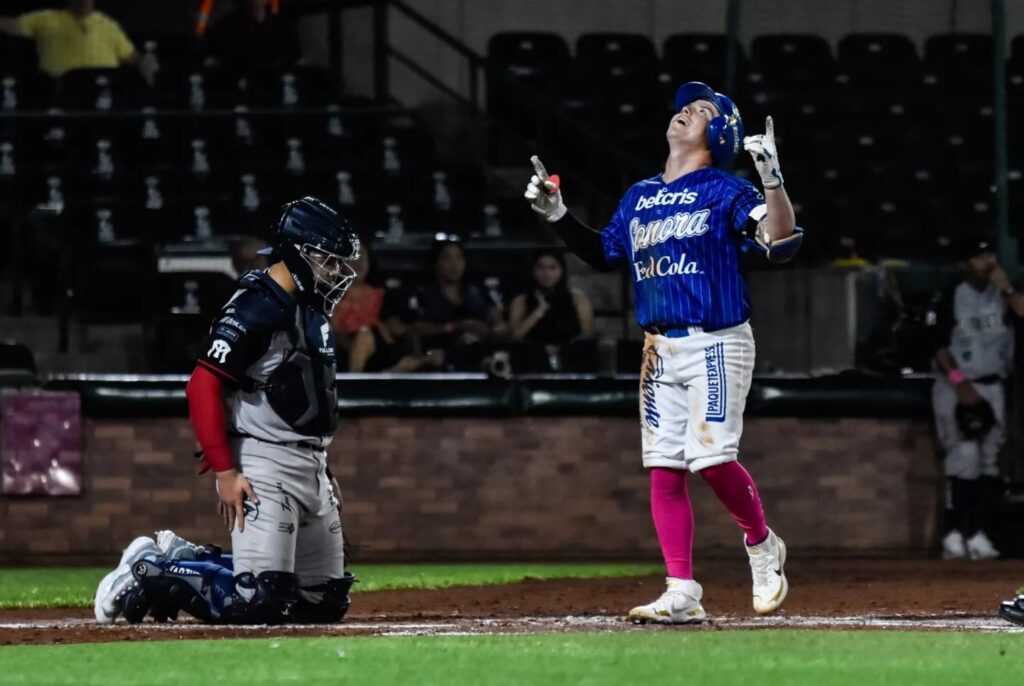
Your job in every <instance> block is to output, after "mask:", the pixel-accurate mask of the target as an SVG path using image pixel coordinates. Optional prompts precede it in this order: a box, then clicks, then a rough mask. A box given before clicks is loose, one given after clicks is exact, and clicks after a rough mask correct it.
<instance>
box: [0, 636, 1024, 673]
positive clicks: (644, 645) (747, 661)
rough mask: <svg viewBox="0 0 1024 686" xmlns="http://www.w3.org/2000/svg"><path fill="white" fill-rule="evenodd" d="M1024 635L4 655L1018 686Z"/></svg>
mask: <svg viewBox="0 0 1024 686" xmlns="http://www.w3.org/2000/svg"><path fill="white" fill-rule="evenodd" d="M1022 672H1024V636H1021V635H1008V634H967V633H959V634H958V633H910V632H884V633H883V632H871V631H868V632H859V633H858V632H839V631H834V632H830V631H826V632H817V631H773V632H767V631H747V632H741V631H724V632H712V631H686V630H683V631H650V632H638V633H628V634H548V635H525V636H473V637H432V638H395V637H391V638H381V637H377V638H372V637H362V638H315V639H258V640H223V641H174V642H169V641H161V642H153V643H104V644H79V645H68V646H13V647H4V648H0V682H2V683H4V684H76V685H79V684H81V685H85V684H103V685H112V684H138V683H145V684H147V686H150V685H152V684H181V683H191V682H193V681H195V680H197V679H198V680H201V681H202V682H203V683H223V684H234V683H240V684H242V683H244V684H247V685H251V684H283V683H303V684H340V683H345V684H374V685H384V684H400V685H403V686H405V685H409V684H416V685H421V684H422V685H429V684H444V685H445V686H458V685H459V684H467V685H468V684H473V685H474V686H475V685H477V684H481V685H482V684H550V685H552V686H553V685H556V684H574V685H575V684H614V685H615V686H622V685H623V684H645V685H649V684H659V683H663V684H700V685H701V686H712V685H714V684H743V683H749V684H762V683H767V684H786V685H787V686H789V685H800V684H809V685H812V686H826V685H829V684H856V685H857V686H863V685H864V684H871V686H885V685H886V684H899V685H900V686H904V685H907V684H928V685H929V686H935V685H938V684H968V683H977V684H986V686H989V685H993V686H994V685H998V684H1014V686H1019V684H1020V683H1021V679H1022Z"/></svg>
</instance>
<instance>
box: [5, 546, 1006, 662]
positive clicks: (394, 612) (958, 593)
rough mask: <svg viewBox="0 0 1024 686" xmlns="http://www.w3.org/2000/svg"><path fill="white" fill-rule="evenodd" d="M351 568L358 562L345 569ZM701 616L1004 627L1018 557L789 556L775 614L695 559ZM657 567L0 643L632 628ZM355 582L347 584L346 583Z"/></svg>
mask: <svg viewBox="0 0 1024 686" xmlns="http://www.w3.org/2000/svg"><path fill="white" fill-rule="evenodd" d="M354 571H355V572H356V573H357V574H358V571H359V570H358V568H357V569H355V570H354ZM696 572H697V577H698V579H700V580H701V581H702V582H703V585H704V606H705V608H706V609H707V611H708V615H709V617H710V621H708V622H706V623H705V624H704V625H702V626H701V627H699V628H698V629H697V630H716V629H750V628H765V629H768V628H794V629H800V628H836V629H897V630H908V629H926V630H959V631H979V630H980V631H1000V630H1006V631H1009V630H1013V627H1012V626H1011V625H1010V624H1007V623H1005V622H1002V621H1001V620H999V619H997V618H996V617H995V610H996V608H997V606H998V604H999V601H1001V600H1004V599H1005V598H1007V597H1009V596H1010V595H1011V594H1012V593H1013V591H1014V590H1015V589H1016V588H1018V587H1020V586H1021V585H1024V561H1020V560H1012V561H997V562H974V563H972V562H940V561H937V560H864V559H859V560H844V559H810V560H801V559H793V560H792V561H791V562H790V563H788V564H787V565H786V572H787V575H788V576H789V579H790V583H791V586H792V590H791V591H790V595H789V597H788V599H787V600H786V604H785V605H784V606H783V608H782V610H780V611H779V612H778V613H777V614H775V615H772V616H770V617H757V616H756V615H754V613H753V611H752V610H751V608H750V576H749V572H748V571H747V569H746V566H745V561H743V560H739V561H736V560H728V561H716V562H712V563H709V562H704V563H703V565H702V566H698V568H697V570H696ZM663 584H664V582H663V580H662V579H661V578H658V577H629V578H623V579H586V580H582V579H581V580H556V581H541V580H526V581H524V582H522V583H518V584H509V585H502V586H473V587H460V588H450V589H442V590H430V591H421V590H409V591H375V592H367V593H354V594H353V604H352V609H351V611H350V612H349V616H348V617H347V618H346V621H345V622H344V623H342V624H339V625H333V626H301V627H300V626H283V627H222V626H204V625H200V624H196V623H193V622H188V621H179V622H175V623H171V624H167V625H155V624H144V625H140V626H129V625H127V624H124V623H118V624H116V625H114V626H110V627H100V626H97V625H95V624H94V623H93V622H92V612H91V610H85V609H74V610H67V609H43V610H4V611H0V644H4V645H11V644H27V643H82V642H97V641H132V640H166V639H171V638H214V637H215V638H228V637H269V636H309V635H340V636H358V635H459V634H467V633H472V634H476V633H527V632H563V631H637V630H652V628H651V627H634V626H633V625H631V624H629V623H628V622H626V621H625V620H624V616H625V613H626V612H627V611H628V610H629V608H630V607H632V606H634V605H636V604H639V603H642V602H647V601H649V600H651V599H652V598H654V597H656V596H657V595H658V594H659V593H661V591H662V590H663ZM357 589H358V586H357Z"/></svg>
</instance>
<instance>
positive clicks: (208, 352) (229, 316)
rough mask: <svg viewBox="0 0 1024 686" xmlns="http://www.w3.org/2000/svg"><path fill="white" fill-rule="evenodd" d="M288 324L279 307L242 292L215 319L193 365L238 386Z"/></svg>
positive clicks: (255, 294)
mask: <svg viewBox="0 0 1024 686" xmlns="http://www.w3.org/2000/svg"><path fill="white" fill-rule="evenodd" d="M287 325H288V321H287V317H286V314H285V312H284V311H283V310H282V309H281V308H280V307H279V306H278V305H276V304H275V303H273V302H269V301H267V299H265V298H263V297H261V296H260V294H259V293H257V292H254V291H242V292H241V293H240V294H239V295H237V296H236V297H234V298H232V299H231V301H230V302H228V304H227V305H226V306H225V307H224V309H223V310H221V311H220V314H218V315H217V317H216V318H215V319H214V321H213V326H211V327H210V335H209V336H208V337H207V339H206V343H204V344H203V347H202V349H201V350H200V355H199V359H198V360H196V364H197V365H199V366H201V367H204V368H206V369H208V370H210V371H211V372H213V373H214V374H216V375H217V376H219V377H220V378H221V379H223V380H225V381H226V382H228V383H229V384H231V385H234V386H240V385H242V384H244V383H245V379H246V371H247V370H248V369H249V367H251V366H252V365H253V364H254V363H255V362H256V361H257V360H259V359H260V358H261V357H263V355H264V354H265V353H266V352H267V350H268V348H269V347H270V340H271V338H272V337H273V335H274V333H275V332H276V331H280V330H284V329H285V327H286V326H287Z"/></svg>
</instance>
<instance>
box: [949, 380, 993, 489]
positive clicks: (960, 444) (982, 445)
mask: <svg viewBox="0 0 1024 686" xmlns="http://www.w3.org/2000/svg"><path fill="white" fill-rule="evenodd" d="M974 390H976V391H977V392H978V395H980V396H981V397H982V398H984V399H985V401H986V402H987V403H988V404H989V405H991V406H992V413H993V414H994V415H995V418H996V423H995V425H994V426H993V427H992V430H991V431H989V432H988V434H986V435H985V436H984V437H983V438H980V439H975V440H968V439H966V438H964V437H963V434H961V433H960V427H959V426H958V425H957V423H956V405H957V396H956V389H955V388H954V387H953V384H951V383H950V382H949V381H948V380H947V379H946V378H944V377H940V378H938V379H936V380H935V384H934V385H933V386H932V409H933V410H934V412H935V431H936V433H937V434H938V438H939V443H940V444H941V445H942V449H943V450H944V451H945V453H946V459H945V462H944V463H943V467H944V470H945V472H946V476H947V477H949V478H957V479H977V478H979V477H982V476H996V477H998V476H999V451H1000V450H1001V449H1002V447H1003V443H1005V442H1006V399H1005V394H1004V391H1003V384H1002V383H991V384H981V383H976V384H974Z"/></svg>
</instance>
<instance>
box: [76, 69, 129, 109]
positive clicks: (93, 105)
mask: <svg viewBox="0 0 1024 686" xmlns="http://www.w3.org/2000/svg"><path fill="white" fill-rule="evenodd" d="M147 90H148V88H147V86H146V82H145V81H144V80H143V79H142V75H141V74H139V72H138V71H137V70H135V69H131V68H127V67H126V68H123V69H73V70H71V71H69V72H66V73H65V74H64V75H63V76H61V77H60V79H59V80H58V83H57V104H58V105H59V106H60V107H63V108H65V109H69V110H96V111H100V112H106V111H112V110H123V109H128V108H133V107H138V106H140V105H141V104H142V102H143V100H144V99H145V97H146V91H147Z"/></svg>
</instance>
